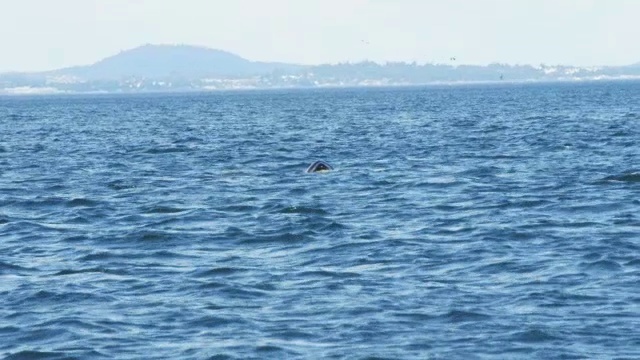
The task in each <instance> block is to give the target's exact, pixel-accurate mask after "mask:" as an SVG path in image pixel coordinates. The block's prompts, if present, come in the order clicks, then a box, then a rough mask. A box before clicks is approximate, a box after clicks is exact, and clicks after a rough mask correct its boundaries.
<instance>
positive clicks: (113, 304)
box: [0, 82, 640, 359]
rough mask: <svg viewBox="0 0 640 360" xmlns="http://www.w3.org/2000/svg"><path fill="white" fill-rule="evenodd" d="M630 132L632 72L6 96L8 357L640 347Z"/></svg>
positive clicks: (639, 263) (1, 146)
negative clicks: (545, 79) (431, 83)
mask: <svg viewBox="0 0 640 360" xmlns="http://www.w3.org/2000/svg"><path fill="white" fill-rule="evenodd" d="M638 139H640V83H638V82H613V83H607V82H598V83H563V84H531V85H514V84H503V85H490V86H489V85H470V86H450V87H422V88H420V87H416V88H376V89H335V90H330V89H324V90H308V91H306V90H299V91H264V92H258V91H256V92H251V91H247V92H216V93H202V94H159V95H130V96H118V95H105V96H42V97H37V96H35V97H0V299H1V300H0V356H2V357H5V358H7V359H35V358H37V359H68V358H73V359H100V358H116V359H140V358H145V359H167V358H180V359H207V358H211V359H247V358H256V359H263V358H279V359H282V358H291V359H298V358H300V359H303V358H337V359H341V358H349V359H351V358H356V359H366V358H370V359H373V358H402V359H412V358H414V359H425V358H434V359H452V358H455V359H505V358H508V359H516V358H521V359H531V358H539V359H587V358H606V359H613V358H616V359H634V358H639V357H640V333H639V332H638V330H637V329H638V328H640V311H639V310H640V290H638V289H640V287H639V286H638V279H639V276H640V255H639V254H640V251H639V250H640V215H638V214H639V213H640V211H639V209H640V200H639V199H640V170H639V167H638V157H639V155H640V146H638ZM318 159H322V160H325V161H327V162H328V163H329V164H331V165H332V166H333V167H334V168H335V170H334V171H331V172H327V173H323V174H305V173H304V170H305V168H306V167H307V166H308V165H309V164H310V163H312V162H313V161H315V160H318Z"/></svg>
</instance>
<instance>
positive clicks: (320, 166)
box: [306, 160, 333, 173]
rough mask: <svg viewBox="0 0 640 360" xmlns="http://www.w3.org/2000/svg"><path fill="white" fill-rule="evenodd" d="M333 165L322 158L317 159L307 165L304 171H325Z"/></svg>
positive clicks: (331, 168)
mask: <svg viewBox="0 0 640 360" xmlns="http://www.w3.org/2000/svg"><path fill="white" fill-rule="evenodd" d="M331 170H333V167H332V166H331V165H329V164H327V163H326V162H324V161H322V160H318V161H315V162H313V164H311V165H309V167H308V168H307V170H306V172H307V173H315V172H325V171H331Z"/></svg>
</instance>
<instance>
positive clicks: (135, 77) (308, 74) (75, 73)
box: [0, 45, 640, 95]
mask: <svg viewBox="0 0 640 360" xmlns="http://www.w3.org/2000/svg"><path fill="white" fill-rule="evenodd" d="M637 79H640V63H637V64H634V65H628V66H602V67H577V66H567V65H557V66H551V65H543V64H542V65H538V66H532V65H508V64H498V63H496V64H490V65H487V66H477V65H462V64H460V65H457V64H456V65H454V64H422V65H419V64H416V63H401V62H393V63H386V64H378V63H374V62H369V61H364V62H359V63H340V64H324V65H297V64H287V63H273V62H256V61H250V60H247V59H244V58H242V57H240V56H238V55H235V54H232V53H229V52H226V51H222V50H215V49H208V48H203V47H195V46H188V45H144V46H141V47H137V48H135V49H131V50H127V51H123V52H121V53H119V54H117V55H114V56H111V57H108V58H105V59H103V60H101V61H99V62H97V63H95V64H92V65H87V66H76V67H70V68H65V69H59V70H52V71H45V72H36V73H16V72H12V73H2V74H0V94H3V95H21V94H71V93H74V94H76V93H81V94H82V93H85V94H91V93H107V94H108V93H141V92H194V91H215V90H249V89H255V90H260V89H296V88H344V87H397V86H429V85H460V84H493V83H543V82H567V81H601V80H609V81H611V80H637Z"/></svg>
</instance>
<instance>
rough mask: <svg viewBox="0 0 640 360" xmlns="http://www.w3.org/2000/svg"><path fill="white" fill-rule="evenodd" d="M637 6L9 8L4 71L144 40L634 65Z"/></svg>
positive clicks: (254, 1) (407, 2)
mask: <svg viewBox="0 0 640 360" xmlns="http://www.w3.org/2000/svg"><path fill="white" fill-rule="evenodd" d="M638 17H640V0H0V51H1V53H0V71H9V70H15V71H32V70H48V69H53V68H59V67H64V66H71V65H79V64H89V63H93V62H95V61H98V60H100V59H101V58H104V57H106V56H109V55H113V54H115V53H117V52H119V51H121V50H125V49H129V48H133V47H136V46H139V45H142V44H145V43H152V44H160V43H163V44H167V43H168V44H177V43H179V44H193V45H202V46H207V47H212V48H218V49H223V50H227V51H230V52H233V53H236V54H238V55H240V56H243V57H245V58H248V59H250V60H261V61H285V62H295V63H303V64H317V63H327V62H330V63H335V62H340V61H360V60H363V59H369V60H374V61H378V62H384V61H417V62H418V63H425V62H434V63H446V62H449V58H450V57H452V56H454V57H456V62H457V63H460V64H462V63H465V64H487V63H491V62H502V63H510V64H516V63H519V64H540V63H546V64H575V65H625V64H630V63H635V62H640V41H639V40H638V39H640V21H638Z"/></svg>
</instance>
